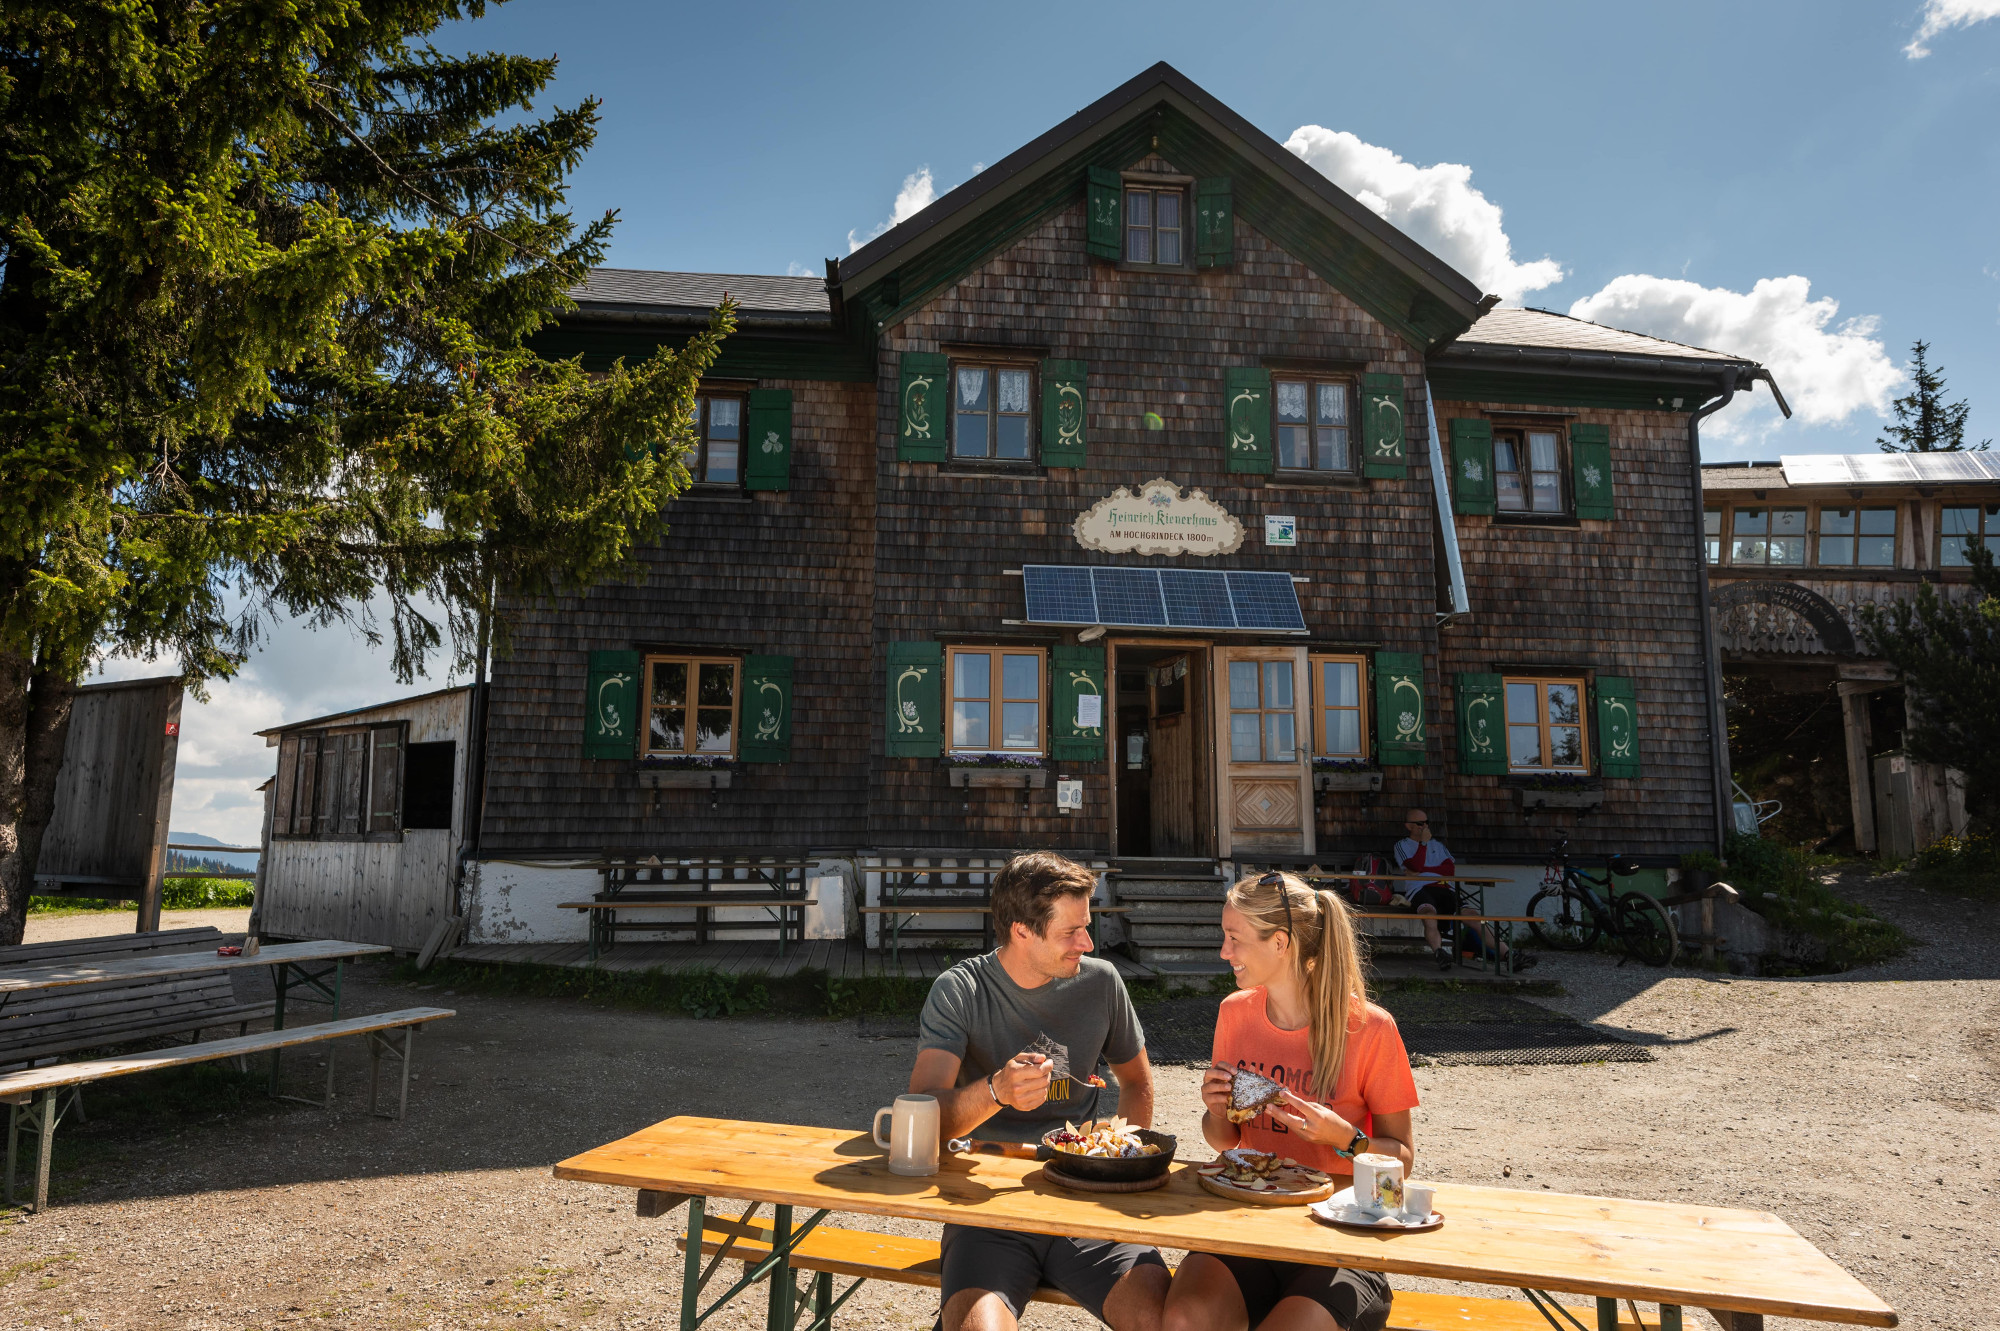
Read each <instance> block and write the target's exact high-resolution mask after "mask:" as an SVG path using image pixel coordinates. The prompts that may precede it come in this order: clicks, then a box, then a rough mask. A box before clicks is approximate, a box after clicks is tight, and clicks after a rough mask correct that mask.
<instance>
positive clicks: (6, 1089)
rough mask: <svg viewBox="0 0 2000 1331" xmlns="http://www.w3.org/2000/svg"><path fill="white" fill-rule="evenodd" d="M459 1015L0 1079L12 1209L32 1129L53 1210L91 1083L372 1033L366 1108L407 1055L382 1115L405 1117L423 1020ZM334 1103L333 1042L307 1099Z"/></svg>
mask: <svg viewBox="0 0 2000 1331" xmlns="http://www.w3.org/2000/svg"><path fill="white" fill-rule="evenodd" d="M456 1015H457V1013H455V1012H453V1011H452V1010H451V1009H449V1008H435V1007H419V1008H403V1009H401V1010H399V1011H396V1012H379V1013H376V1014H375V1015H373V1016H368V1017H348V1018H346V1019H345V1020H342V1021H328V1022H321V1023H319V1024H317V1025H313V1026H292V1027H288V1028H285V1029H283V1030H274V1031H263V1032H260V1033H258V1034H256V1035H238V1036H232V1037H230V1038H229V1039H226V1040H210V1041H207V1042H206V1043H203V1044H191V1045H175V1046H173V1047H171V1048H168V1049H154V1050H150V1051H148V1052H146V1053H143V1054H124V1055H119V1056H115V1057H111V1058H98V1059H91V1060H88V1061H85V1062H80V1063H58V1064H56V1065H54V1066H52V1067H45V1068H30V1069H27V1070H26V1071H22V1072H10V1073H8V1074H6V1075H5V1076H0V1103H4V1104H6V1105H7V1106H8V1110H7V1181H6V1200H7V1203H8V1205H10V1206H11V1205H12V1204H13V1202H14V1183H15V1170H16V1160H17V1158H18V1154H19V1151H18V1148H19V1144H20V1140H21V1134H22V1133H23V1132H32V1133H34V1134H35V1136H36V1139H37V1140H36V1156H37V1160H36V1165H35V1211H36V1212H37V1213H38V1214H39V1213H40V1212H42V1211H44V1210H46V1209H48V1204H49V1161H50V1158H51V1155H52V1152H53V1149H54V1144H55V1135H56V1125H57V1124H59V1123H60V1122H61V1121H62V1116H63V1114H64V1112H65V1111H66V1110H68V1109H69V1108H71V1107H72V1106H74V1105H75V1104H76V1103H77V1096H78V1094H79V1093H80V1091H81V1089H82V1087H83V1086H84V1085H85V1084H86V1083H88V1082H94V1081H105V1080H108V1079H109V1078H112V1077H126V1076H130V1075H132V1074H133V1073H137V1072H155V1071H159V1070H161V1069H165V1068H179V1067H187V1066H190V1065H192V1064H195V1063H212V1062H215V1061H216V1060H218V1059H224V1058H247V1057H248V1056H249V1055H251V1054H261V1053H267V1052H269V1053H276V1052H277V1051H278V1050H280V1049H287V1048H291V1047H292V1046H294V1045H302V1044H314V1043H317V1042H319V1041H322V1040H337V1039H339V1038H340V1037H342V1036H345V1035H365V1036H367V1037H368V1054H369V1059H370V1064H371V1066H370V1071H369V1076H368V1112H369V1113H371V1114H374V1113H377V1112H378V1111H377V1110H376V1108H375V1105H376V1100H377V1089H378V1085H379V1083H380V1080H381V1072H382V1055H383V1054H385V1053H386V1054H390V1055H393V1056H394V1057H396V1058H398V1059H400V1060H402V1064H403V1077H402V1092H401V1095H400V1097H399V1099H398V1100H397V1104H396V1112H395V1114H393V1115H389V1114H382V1115H380V1116H381V1117H383V1118H390V1117H394V1118H401V1117H403V1113H404V1111H405V1110H406V1109H408V1108H409V1103H410V1055H411V1054H412V1052H414V1050H415V1042H416V1034H417V1027H418V1026H420V1025H422V1024H423V1023H425V1022H429V1021H437V1020H439V1019H441V1018H444V1017H451V1016H456ZM395 1031H401V1032H402V1033H403V1038H402V1040H401V1042H400V1043H398V1042H396V1041H393V1040H391V1039H390V1036H391V1034H392V1033H393V1032H395ZM285 1098H287V1099H297V1098H299V1097H296V1096H288V1097H285ZM332 1100H333V1049H332V1047H331V1046H329V1047H328V1048H327V1051H326V1098H325V1099H324V1100H318V1101H310V1100H309V1101H306V1103H308V1104H317V1105H318V1106H319V1107H321V1108H326V1107H327V1106H328V1105H330V1104H331V1103H332Z"/></svg>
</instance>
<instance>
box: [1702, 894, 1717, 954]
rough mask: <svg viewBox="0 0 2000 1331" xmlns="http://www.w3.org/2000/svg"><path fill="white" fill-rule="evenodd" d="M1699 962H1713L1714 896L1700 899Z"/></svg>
mask: <svg viewBox="0 0 2000 1331" xmlns="http://www.w3.org/2000/svg"><path fill="white" fill-rule="evenodd" d="M1701 964H1702V965H1704V966H1713V965H1714V964H1715V898H1714V896H1712V895H1711V896H1705V897H1703V898H1702V899H1701Z"/></svg>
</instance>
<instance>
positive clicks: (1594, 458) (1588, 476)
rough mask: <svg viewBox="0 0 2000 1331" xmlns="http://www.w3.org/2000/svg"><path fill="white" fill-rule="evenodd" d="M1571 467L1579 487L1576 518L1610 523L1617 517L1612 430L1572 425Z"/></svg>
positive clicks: (1570, 444) (1605, 426)
mask: <svg viewBox="0 0 2000 1331" xmlns="http://www.w3.org/2000/svg"><path fill="white" fill-rule="evenodd" d="M1569 465H1570V471H1571V473H1572V476H1573V479H1574V482H1575V485H1576V515H1577V516H1578V517H1579V518H1602V519H1604V520H1606V521H1609V520H1610V519H1611V517H1612V514H1613V506H1612V502H1611V427H1610V426H1608V425H1572V426H1570V427H1569Z"/></svg>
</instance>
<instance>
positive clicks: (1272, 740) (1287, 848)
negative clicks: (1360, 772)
mask: <svg viewBox="0 0 2000 1331" xmlns="http://www.w3.org/2000/svg"><path fill="white" fill-rule="evenodd" d="M1214 661H1215V669H1214V676H1215V682H1214V687H1213V690H1212V692H1211V697H1212V698H1213V706H1214V708H1215V717H1216V725H1215V771H1216V782H1215V785H1216V795H1217V801H1216V826H1217V831H1218V835H1217V837H1216V841H1217V848H1216V853H1217V854H1218V855H1220V856H1232V855H1236V856H1240V855H1248V854H1257V853H1260V852H1261V853H1263V854H1270V855H1311V854H1313V853H1314V850H1315V846H1314V838H1313V825H1312V773H1311V769H1310V767H1309V765H1308V762H1307V756H1306V755H1307V753H1308V751H1309V750H1310V748H1311V744H1310V742H1309V737H1310V735H1311V734H1312V730H1311V716H1312V713H1311V710H1310V704H1309V699H1308V694H1309V689H1310V681H1309V679H1308V677H1307V673H1306V670H1307V666H1306V652H1305V648H1303V647H1218V648H1216V649H1215V652H1214Z"/></svg>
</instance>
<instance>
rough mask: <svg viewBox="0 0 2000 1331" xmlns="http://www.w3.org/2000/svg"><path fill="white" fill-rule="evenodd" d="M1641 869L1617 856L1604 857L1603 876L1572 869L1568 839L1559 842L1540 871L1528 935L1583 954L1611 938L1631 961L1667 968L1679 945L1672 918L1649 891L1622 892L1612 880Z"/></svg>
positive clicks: (1546, 944) (1530, 902)
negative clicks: (1540, 877)
mask: <svg viewBox="0 0 2000 1331" xmlns="http://www.w3.org/2000/svg"><path fill="white" fill-rule="evenodd" d="M1638 871H1639V863H1638V861H1637V860H1634V859H1632V858H1631V857H1630V856H1626V855H1616V854H1614V855H1607V856H1605V858H1604V876H1603V877H1602V878H1598V877H1595V876H1593V875H1591V874H1587V873H1584V872H1582V871H1581V870H1579V869H1573V868H1571V867H1570V863H1569V838H1568V837H1561V838H1558V839H1557V841H1556V843H1555V845H1554V846H1552V847H1551V848H1550V849H1549V863H1548V867H1547V868H1545V869H1544V870H1542V890H1541V891H1539V892H1537V893H1535V895H1534V896H1532V897H1530V898H1528V912H1527V913H1528V915H1529V916H1530V917H1531V918H1532V920H1533V923H1531V924H1530V925H1529V926H1528V929H1529V931H1530V932H1532V933H1533V934H1534V935H1535V938H1536V939H1537V940H1538V941H1539V942H1540V943H1541V944H1542V945H1543V946H1544V947H1550V948H1554V949H1556V950H1557V951H1561V952H1581V951H1583V950H1584V949H1585V948H1589V947H1594V946H1596V944H1597V942H1598V940H1599V939H1601V938H1604V937H1605V936H1607V935H1608V936H1610V937H1611V938H1613V939H1615V940H1616V941H1617V943H1618V945H1619V947H1621V948H1622V949H1623V950H1624V953H1625V955H1626V956H1627V957H1630V958H1634V959H1636V960H1639V961H1643V962H1645V963H1646V964H1647V965H1648V966H1664V965H1666V964H1667V963H1668V962H1670V961H1672V960H1673V959H1674V954H1675V953H1676V952H1678V951H1680V946H1681V937H1680V931H1679V930H1678V929H1676V928H1675V927H1674V917H1673V915H1672V914H1671V913H1670V912H1669V911H1668V910H1667V908H1666V907H1665V906H1662V905H1661V904H1660V903H1659V902H1658V901H1655V900H1654V899H1653V898H1652V897H1650V896H1648V895H1647V894H1646V893H1644V892H1620V891H1618V889H1617V886H1616V885H1615V884H1614V883H1613V882H1612V877H1613V875H1619V876H1629V875H1631V874H1635V873H1637V872H1638ZM1618 964H1619V965H1621V966H1622V965H1624V964H1625V963H1624V962H1622V961H1621V962H1619V963H1618Z"/></svg>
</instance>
